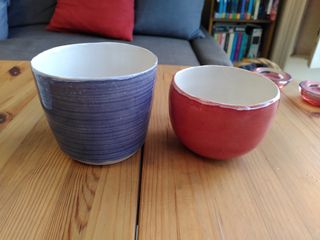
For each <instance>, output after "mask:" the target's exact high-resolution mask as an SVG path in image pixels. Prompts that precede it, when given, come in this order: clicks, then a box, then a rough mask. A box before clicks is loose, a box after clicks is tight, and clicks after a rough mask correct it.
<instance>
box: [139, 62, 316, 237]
mask: <svg viewBox="0 0 320 240" xmlns="http://www.w3.org/2000/svg"><path fill="white" fill-rule="evenodd" d="M179 69H180V67H174V66H161V67H160V68H159V72H158V80H157V85H156V90H155V99H154V104H153V110H152V115H151V122H150V126H149V131H148V135H147V140H146V143H145V149H144V155H143V170H142V185H141V196H140V199H141V200H140V212H139V239H140V240H149V239H159V240H160V239H161V240H162V239H166V240H171V239H183V240H187V239H190V240H191V239H192V240H197V239H199V240H200V239H201V240H204V239H228V240H229V239H255V240H256V239H298V240H300V239H301V240H302V239H303V240H305V239H320V204H319V202H320V161H319V160H320V148H319V146H320V137H319V136H320V118H319V117H318V115H317V114H314V113H318V112H319V108H314V107H310V106H308V105H305V104H306V103H304V102H302V100H301V99H300V98H299V92H298V89H297V85H296V84H295V85H294V83H292V84H291V85H288V86H287V87H286V88H285V89H284V91H283V92H282V96H281V103H280V107H279V110H278V112H277V115H276V118H275V119H274V122H273V125H272V127H271V129H270V131H269V132H268V134H267V135H266V137H265V138H264V140H263V142H262V143H261V144H260V145H259V146H258V147H257V148H256V149H255V150H253V151H251V152H250V153H248V154H246V155H244V156H243V157H239V158H237V159H232V160H228V161H215V160H209V159H205V158H201V157H199V156H197V155H195V154H193V153H192V152H190V151H189V150H187V149H186V148H185V147H183V146H182V145H181V144H180V143H179V141H178V139H177V138H176V136H175V135H174V133H173V131H172V128H171V125H170V122H169V116H168V88H169V83H170V81H171V79H172V76H173V74H174V73H175V72H176V71H177V70H179ZM289 87H290V88H289ZM302 106H303V107H302Z"/></svg>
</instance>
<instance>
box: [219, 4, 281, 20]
mask: <svg viewBox="0 0 320 240" xmlns="http://www.w3.org/2000/svg"><path fill="white" fill-rule="evenodd" d="M214 1H215V11H214V18H216V19H237V20H258V19H269V20H271V21H274V20H275V19H276V15H277V11H278V6H279V0H214Z"/></svg>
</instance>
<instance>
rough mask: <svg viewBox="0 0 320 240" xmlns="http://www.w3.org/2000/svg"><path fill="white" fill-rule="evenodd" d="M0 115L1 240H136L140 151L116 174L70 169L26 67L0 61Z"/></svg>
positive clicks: (87, 168)
mask: <svg viewBox="0 0 320 240" xmlns="http://www.w3.org/2000/svg"><path fill="white" fill-rule="evenodd" d="M14 66H17V67H18V68H19V69H20V72H21V73H20V74H18V75H16V76H13V75H12V74H10V73H9V70H10V69H11V68H12V67H14ZM0 112H1V113H3V115H5V117H3V119H4V121H2V122H1V121H0V239H6V240H9V239H14V240H17V239H46V240H47V239H120V240H122V239H134V236H135V226H136V214H137V205H138V203H137V201H138V185H139V172H140V171H139V169H140V166H139V165H140V159H141V151H139V152H138V153H137V154H135V155H134V156H133V157H131V158H130V159H128V160H126V161H124V162H122V163H119V164H115V165H111V166H103V167H93V166H88V165H84V164H81V163H78V162H75V161H72V160H71V159H70V158H69V157H67V156H66V155H65V154H64V153H62V152H61V150H60V149H59V147H58V145H57V143H56V141H55V139H54V138H53V135H52V134H51V131H50V129H49V127H48V125H47V121H46V119H45V117H44V114H43V111H42V109H41V106H40V103H39V101H38V97H37V94H36V89H35V85H34V82H33V78H32V75H31V71H30V66H29V63H27V62H15V61H0Z"/></svg>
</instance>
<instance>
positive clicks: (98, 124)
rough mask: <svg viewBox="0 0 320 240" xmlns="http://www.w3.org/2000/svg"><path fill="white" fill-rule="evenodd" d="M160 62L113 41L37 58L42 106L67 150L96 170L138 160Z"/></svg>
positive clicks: (66, 48) (58, 49)
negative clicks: (136, 157)
mask: <svg viewBox="0 0 320 240" xmlns="http://www.w3.org/2000/svg"><path fill="white" fill-rule="evenodd" d="M157 62H158V60H157V57H156V56H155V55H154V54H153V53H152V52H150V51H148V50H146V49H144V48H141V47H137V46H133V45H129V44H122V43H109V42H104V43H84V44H73V45H66V46H60V47H56V48H52V49H49V50H47V51H45V52H42V53H40V54H39V55H37V56H36V57H34V58H33V59H32V61H31V66H32V71H33V73H34V77H35V80H36V85H37V88H38V92H39V96H40V101H41V104H42V107H43V109H44V111H45V113H46V116H47V119H48V122H49V125H50V127H51V129H52V131H53V133H54V135H55V137H56V140H57V142H58V143H59V145H60V147H61V149H62V150H63V151H64V152H65V153H67V154H68V155H70V156H71V158H73V159H75V160H78V161H80V162H83V163H87V164H94V165H102V164H111V163H116V162H119V161H122V160H124V159H127V158H128V157H130V156H131V155H133V154H134V153H135V152H136V151H137V150H138V149H139V148H140V147H141V146H142V145H143V143H144V139H145V135H146V131H147V128H148V122H149V116H150V111H151V100H152V95H153V86H154V80H155V75H156V68H157Z"/></svg>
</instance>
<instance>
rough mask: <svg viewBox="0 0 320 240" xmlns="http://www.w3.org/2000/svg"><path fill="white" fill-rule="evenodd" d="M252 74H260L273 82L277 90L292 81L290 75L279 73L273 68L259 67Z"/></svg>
mask: <svg viewBox="0 0 320 240" xmlns="http://www.w3.org/2000/svg"><path fill="white" fill-rule="evenodd" d="M254 72H256V73H259V74H262V75H263V76H265V77H266V78H268V79H270V80H271V81H273V82H274V83H275V84H276V85H277V86H278V87H279V88H283V87H284V86H286V85H288V84H289V83H290V82H291V81H292V77H291V75H290V74H288V73H286V72H283V71H279V70H276V69H273V68H264V67H259V68H256V69H255V70H254Z"/></svg>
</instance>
